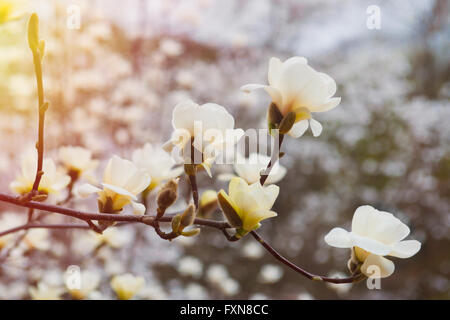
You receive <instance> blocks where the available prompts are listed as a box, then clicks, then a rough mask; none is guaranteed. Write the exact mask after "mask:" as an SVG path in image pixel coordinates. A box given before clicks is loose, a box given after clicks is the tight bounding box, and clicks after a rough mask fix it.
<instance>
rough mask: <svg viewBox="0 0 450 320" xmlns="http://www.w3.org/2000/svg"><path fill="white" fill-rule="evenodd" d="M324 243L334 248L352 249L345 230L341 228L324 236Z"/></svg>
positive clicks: (348, 235)
mask: <svg viewBox="0 0 450 320" xmlns="http://www.w3.org/2000/svg"><path fill="white" fill-rule="evenodd" d="M325 242H326V243H327V244H328V245H330V246H332V247H336V248H351V247H353V243H352V240H351V238H350V234H349V232H348V231H347V230H344V229H342V228H334V229H332V230H331V231H330V232H328V234H327V235H326V236H325Z"/></svg>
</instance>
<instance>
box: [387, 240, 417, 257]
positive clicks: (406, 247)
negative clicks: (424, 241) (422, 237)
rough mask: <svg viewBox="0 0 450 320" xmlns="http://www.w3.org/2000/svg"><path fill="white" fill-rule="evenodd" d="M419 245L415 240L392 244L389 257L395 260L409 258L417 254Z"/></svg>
mask: <svg viewBox="0 0 450 320" xmlns="http://www.w3.org/2000/svg"><path fill="white" fill-rule="evenodd" d="M420 247H421V243H420V242H419V241H417V240H406V241H401V242H398V243H396V244H394V245H393V246H392V247H391V248H392V251H391V252H390V253H389V256H393V257H397V258H403V259H404V258H409V257H412V256H413V255H415V254H416V253H417V252H419V250H420Z"/></svg>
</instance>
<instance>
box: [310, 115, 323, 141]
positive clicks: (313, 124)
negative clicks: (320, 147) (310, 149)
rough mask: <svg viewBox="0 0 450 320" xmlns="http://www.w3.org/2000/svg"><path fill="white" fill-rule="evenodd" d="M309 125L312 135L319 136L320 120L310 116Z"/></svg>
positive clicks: (320, 130)
mask: <svg viewBox="0 0 450 320" xmlns="http://www.w3.org/2000/svg"><path fill="white" fill-rule="evenodd" d="M309 125H310V127H311V131H312V133H313V136H314V137H318V136H320V134H321V133H322V125H321V124H320V122H319V121H317V120H314V119H312V118H311V119H309Z"/></svg>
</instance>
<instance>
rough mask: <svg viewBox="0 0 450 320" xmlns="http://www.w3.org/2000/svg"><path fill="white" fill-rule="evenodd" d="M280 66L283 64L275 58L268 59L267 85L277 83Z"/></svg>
mask: <svg viewBox="0 0 450 320" xmlns="http://www.w3.org/2000/svg"><path fill="white" fill-rule="evenodd" d="M282 65H283V63H282V62H281V60H280V59H278V58H275V57H272V58H270V60H269V72H268V80H269V85H274V84H275V83H276V82H277V81H278V78H279V77H280V73H281V67H282Z"/></svg>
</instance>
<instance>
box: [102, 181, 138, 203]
mask: <svg viewBox="0 0 450 320" xmlns="http://www.w3.org/2000/svg"><path fill="white" fill-rule="evenodd" d="M102 186H103V188H105V189H109V190H111V191H112V192H115V193H117V194H120V195H122V196H125V197H128V198H130V199H133V200H137V197H136V196H135V195H134V194H132V193H131V192H130V191H128V190H125V189H124V188H121V187H118V186H113V185H111V184H107V183H102Z"/></svg>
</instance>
